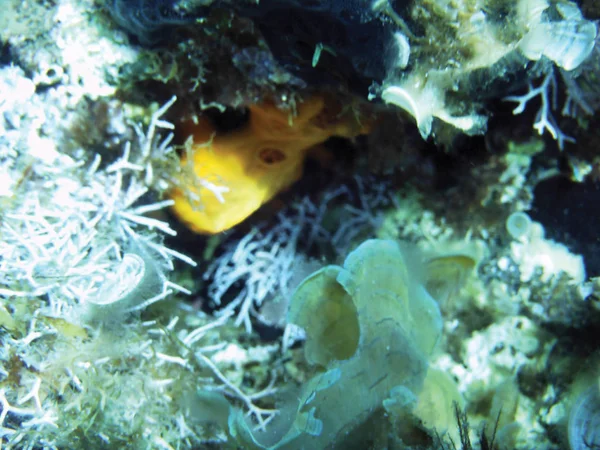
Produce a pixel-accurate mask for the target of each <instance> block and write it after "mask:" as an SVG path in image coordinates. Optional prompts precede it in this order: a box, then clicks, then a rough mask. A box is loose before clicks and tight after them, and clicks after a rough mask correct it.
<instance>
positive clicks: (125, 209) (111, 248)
mask: <svg viewBox="0 0 600 450" xmlns="http://www.w3.org/2000/svg"><path fill="white" fill-rule="evenodd" d="M172 102H173V101H171V102H169V104H167V105H166V106H169V105H170V104H172ZM165 109H166V108H161V109H160V110H159V111H158V112H157V113H156V114H155V115H154V116H153V117H152V120H151V122H150V126H149V128H148V132H147V133H146V134H143V135H141V134H140V144H141V145H139V146H138V147H139V148H138V149H137V153H136V156H135V157H132V151H131V145H130V144H127V145H126V147H125V149H124V154H123V156H122V157H121V158H120V159H118V160H117V161H116V162H114V163H112V164H110V165H109V166H108V167H106V168H105V169H104V170H99V167H100V162H101V161H100V157H99V156H96V158H95V159H94V161H93V162H92V163H91V165H90V166H89V167H87V168H86V167H85V165H86V164H85V162H83V161H75V160H74V159H72V158H71V157H69V156H67V155H64V154H60V153H58V152H55V155H54V158H51V159H50V158H48V159H47V160H46V161H40V160H35V159H32V161H31V163H30V169H29V170H30V172H29V173H26V174H23V177H24V178H26V179H24V181H23V182H22V183H21V184H20V186H19V188H18V189H16V190H15V191H14V192H13V197H12V199H11V201H10V203H12V205H11V206H12V207H9V208H7V209H6V211H5V214H4V220H3V221H2V224H1V225H0V232H1V233H2V235H3V237H4V239H3V240H2V243H0V254H2V255H3V258H2V261H1V262H0V269H1V272H2V274H1V275H0V277H1V278H0V294H1V295H3V296H4V297H5V298H7V299H9V298H10V297H14V296H20V297H40V296H45V297H46V298H47V307H46V308H44V312H45V313H47V314H50V315H52V316H55V317H63V318H65V317H69V318H70V319H71V320H75V321H76V322H80V321H81V320H80V319H81V318H80V317H77V316H78V314H80V313H81V311H82V308H83V309H86V308H87V306H89V305H96V306H97V305H108V304H111V305H113V304H116V303H119V304H120V305H121V307H120V308H119V309H120V310H122V311H131V310H135V309H141V308H143V307H146V306H148V305H149V304H151V303H154V302H155V301H158V300H160V299H162V298H165V297H166V296H168V295H169V294H171V293H172V292H173V291H175V290H176V291H180V292H187V290H186V289H184V288H183V287H181V286H178V285H177V284H175V283H172V282H170V281H169V280H168V279H167V278H166V276H165V275H164V274H165V272H168V271H170V270H172V269H173V264H172V259H173V258H178V259H180V260H182V261H184V262H186V263H188V264H191V265H195V263H194V262H193V261H192V260H191V259H190V258H188V257H186V256H184V255H182V254H180V253H179V252H176V251H174V250H171V249H169V248H167V247H165V246H163V245H162V242H161V239H162V238H161V237H160V236H159V235H158V234H157V233H156V231H155V230H157V231H160V232H161V233H165V234H170V235H174V234H175V232H174V231H173V230H172V229H171V228H170V226H169V225H168V224H167V223H166V222H164V221H162V220H159V219H156V218H151V217H148V216H146V214H147V213H151V212H155V211H158V210H160V209H162V208H164V207H166V206H169V205H170V204H171V201H160V202H156V203H150V204H142V205H138V203H140V201H141V200H142V197H143V196H144V195H146V194H147V192H148V190H149V186H150V183H151V182H153V181H154V179H153V178H155V177H156V175H155V174H154V173H153V168H152V167H153V166H152V159H153V158H154V157H168V154H169V153H170V152H171V151H172V148H171V147H170V146H169V143H170V139H171V137H170V136H167V138H166V139H165V140H159V139H157V138H156V135H155V131H156V129H157V128H161V127H162V128H166V127H169V126H168V125H167V124H165V122H163V121H161V119H160V116H161V115H162V114H163V113H164V112H165ZM113 312H114V311H113Z"/></svg>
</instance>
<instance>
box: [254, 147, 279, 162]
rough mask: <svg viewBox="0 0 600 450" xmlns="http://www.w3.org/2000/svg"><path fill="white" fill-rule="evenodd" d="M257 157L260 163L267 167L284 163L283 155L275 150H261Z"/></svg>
mask: <svg viewBox="0 0 600 450" xmlns="http://www.w3.org/2000/svg"><path fill="white" fill-rule="evenodd" d="M258 157H259V158H260V160H261V161H262V162H264V163H265V164H268V165H272V164H277V163H280V162H281V161H285V153H283V152H282V151H281V150H279V149H277V148H263V149H262V150H261V151H260V153H259V154H258Z"/></svg>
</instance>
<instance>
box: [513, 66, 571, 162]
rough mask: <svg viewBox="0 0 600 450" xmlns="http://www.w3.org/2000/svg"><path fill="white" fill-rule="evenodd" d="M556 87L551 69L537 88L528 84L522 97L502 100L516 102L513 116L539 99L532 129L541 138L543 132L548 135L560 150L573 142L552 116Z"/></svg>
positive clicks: (555, 103)
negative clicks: (566, 143)
mask: <svg viewBox="0 0 600 450" xmlns="http://www.w3.org/2000/svg"><path fill="white" fill-rule="evenodd" d="M557 95H558V87H557V83H556V76H555V74H554V70H553V69H551V70H550V71H549V72H548V73H547V74H546V75H545V76H544V78H543V80H542V83H541V84H540V85H539V86H538V87H534V86H533V84H532V83H531V82H529V90H528V91H527V93H525V94H523V95H511V96H508V97H505V98H504V100H506V101H510V102H517V103H518V105H517V106H516V108H515V109H514V110H513V114H515V115H516V114H521V113H522V112H523V111H525V108H526V106H527V103H528V102H529V101H531V100H532V99H534V98H536V97H539V98H540V100H541V105H540V109H539V110H538V112H537V114H536V116H535V122H534V123H533V128H534V129H535V130H536V131H537V132H538V134H539V135H540V136H541V135H542V134H544V132H545V131H547V132H548V133H550V135H551V136H552V138H553V139H554V140H555V141H556V142H557V143H558V148H560V149H561V150H562V149H563V148H564V146H565V142H575V139H573V138H572V137H570V136H567V135H566V134H565V133H563V132H562V131H561V129H560V128H559V127H558V124H557V123H556V120H555V119H554V116H553V114H552V112H553V111H556V109H557V108H558V105H557Z"/></svg>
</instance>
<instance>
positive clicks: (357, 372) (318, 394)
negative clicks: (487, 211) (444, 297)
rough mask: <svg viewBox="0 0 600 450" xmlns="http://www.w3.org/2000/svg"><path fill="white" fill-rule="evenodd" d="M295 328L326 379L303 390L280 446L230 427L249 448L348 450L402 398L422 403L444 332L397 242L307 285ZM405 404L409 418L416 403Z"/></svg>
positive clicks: (296, 300)
mask: <svg viewBox="0 0 600 450" xmlns="http://www.w3.org/2000/svg"><path fill="white" fill-rule="evenodd" d="M289 321H290V322H291V323H293V324H295V325H298V326H300V327H302V328H304V329H305V331H306V336H307V339H306V345H305V354H306V359H307V361H308V362H309V363H311V364H313V365H316V366H318V367H321V368H322V371H320V372H317V374H316V375H315V376H314V377H313V378H311V379H310V380H309V381H308V382H307V383H306V384H305V386H304V387H303V389H302V391H301V393H300V395H299V397H298V405H297V407H296V408H295V418H294V420H293V421H292V423H291V426H290V427H289V428H288V429H287V431H286V432H285V433H284V434H283V435H282V436H281V437H280V438H279V440H278V441H276V443H275V444H273V442H274V441H273V440H271V439H270V442H271V444H266V443H263V442H261V438H260V436H258V435H256V434H253V433H252V432H251V431H250V430H249V426H248V424H246V423H245V422H243V421H241V420H235V421H230V426H231V427H232V428H233V430H231V431H232V434H233V435H235V436H238V437H241V438H242V441H243V442H241V444H243V445H244V447H245V448H252V447H253V448H262V449H266V448H268V449H284V448H285V449H301V448H305V449H314V450H318V449H323V448H336V447H343V446H344V445H345V444H344V439H346V438H347V436H348V435H349V434H350V433H351V432H352V430H353V429H356V428H357V427H358V426H360V425H361V424H362V423H364V422H365V421H366V420H367V419H368V418H369V417H370V416H371V415H372V414H373V413H374V412H376V411H378V410H382V409H383V408H384V407H385V405H388V407H391V402H393V403H394V405H396V406H395V408H396V407H397V406H398V405H399V403H398V401H397V398H396V397H397V395H395V394H394V393H398V392H402V393H403V396H404V397H406V398H417V397H418V394H419V392H420V390H421V387H422V385H423V381H424V379H425V376H426V374H427V366H428V358H429V355H430V354H431V352H432V351H433V349H434V347H435V346H436V343H437V342H438V340H439V338H440V334H441V330H442V318H441V315H440V310H439V308H438V305H437V303H436V301H435V300H434V299H433V298H432V297H431V296H430V295H429V293H428V292H427V290H426V289H425V288H424V287H423V285H422V284H421V283H420V281H419V280H418V277H417V276H416V274H415V271H414V269H411V264H410V261H407V260H406V256H405V254H404V252H403V251H402V250H401V249H400V246H399V245H398V244H397V243H396V242H394V241H389V240H368V241H366V242H364V243H363V244H362V245H360V246H359V247H358V248H357V249H356V250H354V251H353V252H352V253H350V254H349V255H348V257H347V258H346V260H345V262H344V265H343V266H342V267H340V266H327V267H324V268H323V269H321V270H319V271H317V272H315V273H313V274H312V275H310V276H309V277H308V278H306V279H305V280H304V281H303V282H302V283H301V284H300V285H299V287H298V288H297V290H296V292H295V293H294V295H293V298H292V301H291V305H290V311H289ZM404 404H405V405H406V406H405V407H406V409H407V413H409V412H410V409H411V408H412V407H414V404H415V402H414V401H412V402H410V401H407V402H404ZM271 437H272V436H271Z"/></svg>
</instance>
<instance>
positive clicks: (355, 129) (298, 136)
mask: <svg viewBox="0 0 600 450" xmlns="http://www.w3.org/2000/svg"><path fill="white" fill-rule="evenodd" d="M249 109H250V119H249V121H248V123H247V124H246V125H245V126H244V127H243V128H241V129H238V130H236V131H233V132H231V133H228V134H218V133H215V131H214V128H213V127H212V126H211V125H210V124H208V123H202V124H200V125H199V126H197V127H196V128H195V129H194V130H193V138H194V143H195V144H194V146H193V148H192V151H191V152H190V153H189V157H190V158H191V161H187V160H186V158H185V157H184V158H183V161H182V164H184V165H185V164H189V163H190V162H191V163H192V167H193V172H194V176H195V177H197V179H198V180H204V181H206V182H209V183H212V184H214V185H219V186H224V187H226V188H228V192H226V193H225V194H224V196H223V197H224V201H220V200H221V199H219V198H217V196H215V195H214V193H213V192H211V191H210V189H209V188H208V187H202V183H193V185H192V186H189V187H188V186H186V187H185V188H180V189H175V190H174V191H173V192H172V193H171V197H172V198H173V200H174V201H175V204H174V205H173V211H174V212H175V214H176V215H177V216H178V217H179V218H180V219H181V220H182V221H183V222H185V223H186V224H187V226H188V227H189V228H190V229H191V230H193V231H195V232H197V233H208V234H213V233H219V232H221V231H224V230H227V229H229V228H231V227H233V226H234V225H237V224H238V223H240V222H242V221H243V220H244V219H245V218H246V217H248V216H249V215H250V214H252V213H253V212H254V211H256V210H257V209H258V208H260V206H261V205H263V204H264V203H266V202H267V201H269V200H270V199H271V198H273V196H275V195H276V194H277V193H278V192H280V191H282V190H283V189H286V188H287V187H289V186H290V185H291V184H292V183H294V182H295V181H297V180H298V179H299V178H300V177H301V176H302V169H303V165H304V159H305V157H306V154H307V152H308V150H309V149H310V148H311V147H313V146H315V145H316V144H319V143H321V142H324V141H325V140H326V139H328V138H329V137H331V136H343V137H353V136H356V135H358V134H363V133H366V132H367V130H368V125H361V124H360V123H359V120H358V118H357V117H356V116H355V115H352V114H351V113H345V112H344V113H341V112H339V111H337V112H336V113H334V112H332V111H331V107H328V106H327V102H326V101H325V99H324V97H322V96H314V97H312V98H310V99H308V100H306V101H304V102H303V103H301V104H300V106H299V108H298V114H297V116H295V117H294V116H291V114H290V113H289V112H287V111H281V110H279V109H278V108H277V107H276V106H275V105H273V104H272V103H264V104H260V105H253V106H251V107H250V108H249ZM193 199H197V200H193Z"/></svg>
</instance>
